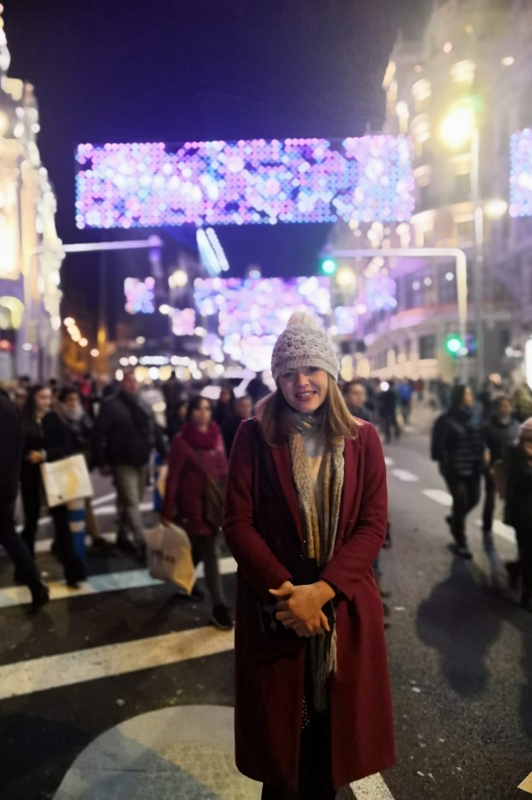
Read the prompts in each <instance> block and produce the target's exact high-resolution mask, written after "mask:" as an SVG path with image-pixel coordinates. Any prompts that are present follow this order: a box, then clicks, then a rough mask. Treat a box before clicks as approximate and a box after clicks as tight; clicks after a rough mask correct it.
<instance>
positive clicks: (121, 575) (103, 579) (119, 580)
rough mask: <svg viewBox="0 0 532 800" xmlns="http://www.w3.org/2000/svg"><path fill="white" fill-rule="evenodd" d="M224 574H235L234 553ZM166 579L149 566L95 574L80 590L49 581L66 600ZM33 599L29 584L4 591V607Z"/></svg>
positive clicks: (222, 565)
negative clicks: (151, 571) (154, 575)
mask: <svg viewBox="0 0 532 800" xmlns="http://www.w3.org/2000/svg"><path fill="white" fill-rule="evenodd" d="M218 563H219V569H220V573H221V574H222V575H232V574H234V573H235V572H236V570H237V563H236V561H235V560H234V558H232V557H231V556H227V557H226V558H221V559H220V560H219V562H218ZM204 574H205V573H204V567H203V564H198V567H197V569H196V576H197V577H198V578H203V577H204ZM161 585H162V582H161V581H158V580H155V578H152V577H151V576H150V574H149V572H148V570H147V569H132V570H125V571H123V572H107V573H103V574H102V575H91V576H90V577H89V578H88V579H87V580H86V581H83V583H81V584H80V588H79V589H70V588H69V587H68V586H67V585H66V584H65V583H64V582H63V581H61V582H59V581H58V582H57V583H50V584H48V586H49V589H50V600H65V599H67V598H73V597H84V596H87V595H93V594H102V593H104V592H119V591H126V590H128V589H145V588H147V587H150V586H161ZM30 601H31V596H30V591H29V589H27V588H26V587H25V586H8V587H6V588H4V589H1V590H0V608H11V607H13V606H20V605H24V604H25V603H29V602H30Z"/></svg>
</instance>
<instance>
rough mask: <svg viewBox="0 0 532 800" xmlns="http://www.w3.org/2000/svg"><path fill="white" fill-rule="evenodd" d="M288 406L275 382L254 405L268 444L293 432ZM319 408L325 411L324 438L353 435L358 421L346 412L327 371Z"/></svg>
mask: <svg viewBox="0 0 532 800" xmlns="http://www.w3.org/2000/svg"><path fill="white" fill-rule="evenodd" d="M289 408H290V406H289V405H288V403H287V402H286V400H285V399H284V396H283V393H282V391H281V389H280V388H279V385H277V389H276V391H275V392H273V394H270V395H269V396H268V397H266V398H264V400H261V401H260V403H258V405H257V408H256V414H257V418H258V420H259V422H260V426H261V429H262V435H263V436H264V440H265V441H266V443H267V444H269V445H270V447H278V446H279V445H281V444H283V443H284V442H285V441H287V439H288V438H289V437H290V435H291V434H292V433H294V430H295V428H294V424H293V422H292V420H291V419H290V415H289V414H288V413H287V412H288V409H289ZM322 408H323V409H324V412H325V413H324V419H323V425H322V429H323V432H324V433H325V436H326V438H327V440H328V441H330V442H334V441H336V440H338V439H356V437H357V428H358V427H359V425H361V424H362V423H360V422H358V420H356V419H355V418H354V417H353V416H352V415H351V414H350V413H349V410H348V408H347V406H346V404H345V400H344V398H343V397H342V395H341V393H340V390H339V389H338V386H337V384H336V381H335V380H334V378H333V377H332V376H331V375H328V389H327V397H326V399H325V402H324V404H323V406H322Z"/></svg>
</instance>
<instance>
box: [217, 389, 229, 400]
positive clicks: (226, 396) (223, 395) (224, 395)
mask: <svg viewBox="0 0 532 800" xmlns="http://www.w3.org/2000/svg"><path fill="white" fill-rule="evenodd" d="M229 402H231V393H230V392H229V389H222V391H221V392H220V403H229Z"/></svg>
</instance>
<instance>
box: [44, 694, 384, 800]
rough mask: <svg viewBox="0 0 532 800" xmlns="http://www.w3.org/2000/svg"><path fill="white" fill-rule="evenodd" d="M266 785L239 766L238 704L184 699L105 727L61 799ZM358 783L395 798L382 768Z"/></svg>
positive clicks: (117, 799) (246, 793)
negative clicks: (191, 703) (235, 732)
mask: <svg viewBox="0 0 532 800" xmlns="http://www.w3.org/2000/svg"><path fill="white" fill-rule="evenodd" d="M261 788H262V787H261V785H260V784H258V783H255V781H251V780H249V779H248V778H245V777H244V776H243V775H241V774H240V773H239V772H238V771H237V769H236V767H235V763H234V749H233V709H232V708H228V707H226V706H209V705H204V706H180V707H172V708H164V709H161V710H159V711H152V712H150V713H148V714H142V715H140V716H138V717H134V718H133V719H130V720H127V722H123V723H121V724H120V725H117V726H116V727H115V728H112V729H111V730H109V731H107V733H104V734H103V735H102V736H100V737H99V738H98V739H96V741H94V742H93V743H92V744H91V745H89V747H87V748H86V749H85V750H84V751H83V752H82V753H81V755H80V756H78V758H77V759H76V761H75V762H74V764H73V766H72V768H71V769H70V770H69V772H68V773H67V775H66V777H65V779H64V780H63V782H62V784H61V786H60V787H59V790H58V792H57V794H56V795H55V798H54V800H110V798H112V800H176V799H177V798H179V800H260V796H261ZM352 788H353V790H354V792H355V795H356V799H357V800H393V798H392V796H391V794H390V792H389V791H388V789H387V787H386V784H385V783H384V781H383V780H382V778H381V777H380V775H374V776H372V777H371V778H367V779H365V780H363V781H359V782H358V783H356V784H353V787H352ZM338 794H339V796H341V793H338Z"/></svg>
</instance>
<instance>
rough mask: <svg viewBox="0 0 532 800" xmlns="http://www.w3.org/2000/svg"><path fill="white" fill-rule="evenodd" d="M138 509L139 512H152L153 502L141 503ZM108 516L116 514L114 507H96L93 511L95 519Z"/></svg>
mask: <svg viewBox="0 0 532 800" xmlns="http://www.w3.org/2000/svg"><path fill="white" fill-rule="evenodd" d="M139 508H140V510H141V511H153V500H151V501H147V502H144V503H141V504H140V506H139ZM108 514H116V506H98V507H97V508H95V509H94V515H95V516H96V517H104V516H106V515H108Z"/></svg>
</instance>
